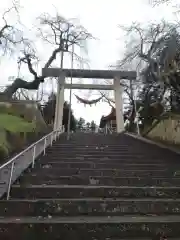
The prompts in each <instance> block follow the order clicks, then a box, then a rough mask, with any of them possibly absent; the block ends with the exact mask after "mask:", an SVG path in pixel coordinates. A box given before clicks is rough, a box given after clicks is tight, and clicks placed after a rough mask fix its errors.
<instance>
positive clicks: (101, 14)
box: [0, 0, 173, 123]
mask: <svg viewBox="0 0 180 240" xmlns="http://www.w3.org/2000/svg"><path fill="white" fill-rule="evenodd" d="M10 2H11V1H8V0H6V1H2V2H1V5H0V11H1V12H3V10H4V9H6V8H7V7H8V6H9V5H10ZM147 2H148V0H147V1H146V0H111V1H109V0H97V1H95V0H91V1H86V0H76V1H74V0H51V1H41V0H39V1H37V0H36V1H35V0H21V1H20V3H21V6H23V8H21V11H20V15H21V21H22V22H23V24H24V25H25V26H26V27H27V28H32V25H33V24H34V23H35V18H36V17H37V16H39V15H40V14H41V13H43V12H48V13H49V14H54V13H55V8H56V10H57V11H58V12H59V13H60V14H62V15H63V16H64V17H66V18H74V17H75V18H79V19H80V22H81V23H82V25H83V26H84V27H86V28H87V29H88V31H89V32H91V33H92V34H93V36H95V37H96V38H98V39H99V40H97V41H94V42H91V43H90V44H89V46H88V57H89V60H90V67H91V69H107V68H108V65H109V64H111V63H114V62H115V61H116V60H117V59H121V58H122V57H123V50H124V40H125V39H124V38H123V34H122V32H121V31H120V29H119V28H118V27H117V25H118V24H121V25H127V24H131V22H134V21H139V22H148V21H153V20H157V21H158V20H160V19H162V18H163V17H165V18H166V19H172V10H173V9H172V8H171V7H170V6H169V7H167V6H161V7H158V8H154V9H153V8H152V7H150V6H149V5H148V4H147ZM38 46H39V44H38ZM41 46H42V47H41ZM41 46H39V50H40V55H41V58H43V59H46V56H47V54H46V51H47V52H48V49H44V48H43V46H44V45H43V44H42V45H41ZM66 59H67V57H66ZM68 66H69V62H68V61H67V60H66V62H65V67H68ZM0 67H1V77H0V85H4V84H7V79H8V76H9V75H15V76H16V75H17V64H16V61H15V59H11V61H10V60H9V59H8V60H7V59H6V60H5V59H1V61H0ZM23 74H25V73H23ZM86 81H88V80H86ZM89 81H91V80H89ZM89 81H88V82H89ZM83 82H85V80H83ZM101 82H102V81H101ZM45 88H48V87H47V84H46V87H45ZM46 90H47V89H46ZM73 92H76V93H78V95H79V96H80V97H84V98H85V97H86V96H87V97H89V99H94V98H97V97H98V96H97V92H96V94H93V92H92V93H91V95H90V92H88V91H86V90H84V91H73ZM65 98H66V100H68V99H69V91H68V90H66V93H65ZM72 108H73V110H74V113H75V115H76V117H80V116H82V117H84V118H85V119H86V120H88V121H91V120H95V121H96V122H97V123H99V120H100V117H101V116H102V115H106V114H108V113H109V112H110V107H109V106H108V105H107V104H106V103H99V104H97V105H96V106H92V107H88V106H87V107H84V106H83V104H80V103H77V100H76V99H75V97H73V99H72Z"/></svg>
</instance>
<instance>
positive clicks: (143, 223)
mask: <svg viewBox="0 0 180 240" xmlns="http://www.w3.org/2000/svg"><path fill="white" fill-rule="evenodd" d="M179 224H180V217H178V216H166V217H165V216H164V217H162V216H161V217H157V216H154V217H152V216H148V217H147V216H146V217H142V216H139V217H138V216H136V217H134V216H123V217H110V218H109V217H100V216H98V217H82V216H80V217H79V216H77V217H52V218H49V217H48V218H40V219H39V218H33V217H31V218H30V217H22V218H3V219H0V229H1V232H0V237H1V239H6V240H12V239H14V236H16V239H18V240H26V239H28V240H29V239H37V237H38V239H40V238H42V239H44V240H48V239H51V240H57V239H62V240H65V239H75V240H83V239H87V240H93V239H99V240H104V239H109V240H111V239H122V238H125V239H126V240H127V239H129V238H130V239H133V238H135V239H137V236H138V239H139V240H142V239H143V238H150V239H151V240H152V239H157V238H155V237H156V236H158V237H159V239H161V238H160V237H161V236H166V237H167V239H168V238H177V237H179V236H180V228H179Z"/></svg>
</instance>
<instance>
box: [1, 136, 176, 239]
mask: <svg viewBox="0 0 180 240" xmlns="http://www.w3.org/2000/svg"><path fill="white" fill-rule="evenodd" d="M35 166H36V167H35V168H34V169H33V170H32V169H28V170H27V171H26V172H24V173H23V175H22V176H21V177H20V178H19V179H18V181H17V182H16V183H15V184H14V185H13V186H12V190H11V198H10V200H9V201H7V200H5V198H4V199H2V200H1V201H0V239H2V240H12V239H13V240H15V239H17V240H30V239H31V240H36V239H38V240H40V239H41V238H42V239H43V240H50V239H51V240H58V239H59V240H71V239H72V240H84V239H86V240H95V239H97V240H100V239H102V240H104V239H105V240H120V239H121V240H122V239H123V240H125V239H126V240H162V239H164V240H165V239H167V240H171V239H172V240H175V239H176V240H177V239H180V227H179V226H180V156H179V155H177V154H175V153H172V152H170V151H169V150H165V149H161V148H158V147H157V146H155V145H150V144H147V143H143V142H141V141H139V140H136V139H134V138H132V137H130V136H127V135H125V134H120V135H109V136H104V135H101V134H91V133H86V134H85V133H84V134H83V133H76V134H74V135H72V138H71V140H69V141H67V140H66V137H65V135H62V136H61V137H60V140H59V141H58V142H56V143H55V144H54V145H53V146H52V147H50V148H48V149H47V154H46V155H45V156H42V157H40V159H38V160H37V162H36V165H35Z"/></svg>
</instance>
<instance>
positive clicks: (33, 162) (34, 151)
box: [32, 145, 36, 168]
mask: <svg viewBox="0 0 180 240" xmlns="http://www.w3.org/2000/svg"><path fill="white" fill-rule="evenodd" d="M35 158H36V145H35V146H34V148H33V160H32V168H34V164H35Z"/></svg>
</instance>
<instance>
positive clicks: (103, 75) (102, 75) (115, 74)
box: [42, 68, 136, 133]
mask: <svg viewBox="0 0 180 240" xmlns="http://www.w3.org/2000/svg"><path fill="white" fill-rule="evenodd" d="M42 75H43V76H45V77H58V91H57V98H56V99H57V101H56V113H55V122H54V130H56V129H59V128H60V127H62V119H63V105H64V89H65V88H67V89H70V88H71V89H94V90H114V96H115V108H116V126H117V132H118V133H120V132H122V131H124V118H123V101H122V93H123V89H122V86H121V85H120V80H121V79H128V80H130V81H131V80H135V79H136V72H135V71H118V70H85V69H83V70H82V69H60V68H43V69H42ZM66 77H72V78H95V79H98V78H99V79H113V80H114V82H113V84H112V85H98V84H67V83H66V81H65V78H66Z"/></svg>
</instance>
